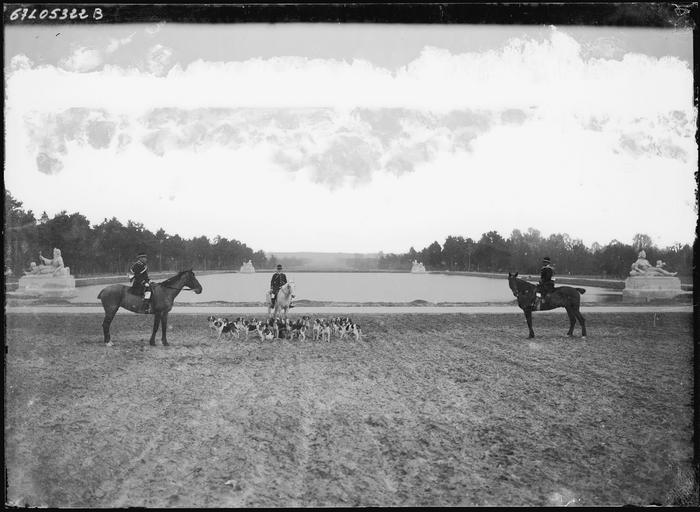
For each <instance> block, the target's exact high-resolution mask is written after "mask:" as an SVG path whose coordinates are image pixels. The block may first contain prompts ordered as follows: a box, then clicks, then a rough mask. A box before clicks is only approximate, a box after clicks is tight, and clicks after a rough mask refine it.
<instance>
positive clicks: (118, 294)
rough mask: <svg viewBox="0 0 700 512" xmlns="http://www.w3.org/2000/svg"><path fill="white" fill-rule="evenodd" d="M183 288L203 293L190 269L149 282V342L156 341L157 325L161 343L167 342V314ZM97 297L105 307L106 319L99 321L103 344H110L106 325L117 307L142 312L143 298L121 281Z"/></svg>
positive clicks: (103, 290)
mask: <svg viewBox="0 0 700 512" xmlns="http://www.w3.org/2000/svg"><path fill="white" fill-rule="evenodd" d="M185 287H188V288H189V289H192V290H194V293H202V285H201V284H199V281H197V279H196V278H195V277H194V272H192V269H190V270H183V271H182V272H180V273H179V274H177V275H176V276H173V277H169V278H168V279H166V280H165V281H163V282H162V283H153V284H151V313H153V315H154V319H153V332H152V333H151V339H150V343H151V345H155V344H156V332H158V325H159V324H161V325H162V335H161V336H162V342H163V345H167V344H168V339H167V331H168V313H169V312H170V310H171V309H173V301H174V300H175V297H177V295H178V294H179V293H180V291H182V289H183V288H185ZM97 298H98V299H100V300H101V301H102V307H103V308H104V310H105V319H104V321H103V322H102V331H103V332H104V336H105V344H106V345H107V346H109V347H111V346H112V342H111V338H110V335H109V326H110V324H111V323H112V320H113V319H114V315H116V314H117V311H118V310H119V308H120V307H121V308H124V309H128V310H129V311H131V312H133V313H145V309H144V303H143V298H142V297H141V295H137V294H135V293H133V292H132V291H131V287H129V286H126V285H123V284H113V285H110V286H107V287H105V288H103V289H102V291H101V292H100V293H99V294H98V295H97Z"/></svg>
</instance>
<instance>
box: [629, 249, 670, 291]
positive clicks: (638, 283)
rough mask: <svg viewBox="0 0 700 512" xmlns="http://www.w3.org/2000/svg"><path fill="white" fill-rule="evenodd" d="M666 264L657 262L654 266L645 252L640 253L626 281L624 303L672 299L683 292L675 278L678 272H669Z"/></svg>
mask: <svg viewBox="0 0 700 512" xmlns="http://www.w3.org/2000/svg"><path fill="white" fill-rule="evenodd" d="M664 266H665V263H664V262H663V261H661V260H657V261H656V266H655V267H654V266H652V264H651V263H649V261H648V260H647V255H646V252H645V251H639V254H638V255H637V261H635V262H634V263H632V266H631V269H630V275H629V277H628V278H627V279H626V280H625V289H624V290H623V291H622V300H623V301H624V302H646V301H649V300H652V299H671V298H673V297H676V296H677V295H680V294H681V293H683V292H682V289H681V281H680V279H678V278H677V277H674V276H675V275H676V274H677V272H669V271H667V270H665V269H664V268H663V267H664Z"/></svg>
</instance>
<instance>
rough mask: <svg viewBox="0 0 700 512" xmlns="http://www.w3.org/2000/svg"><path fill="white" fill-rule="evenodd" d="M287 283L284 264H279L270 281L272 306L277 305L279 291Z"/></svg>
mask: <svg viewBox="0 0 700 512" xmlns="http://www.w3.org/2000/svg"><path fill="white" fill-rule="evenodd" d="M285 284H287V276H286V275H284V273H282V265H277V272H275V273H274V274H272V280H271V281H270V293H271V294H272V307H273V308H274V307H275V302H276V301H277V292H278V291H280V288H282V287H283V286H284V285H285Z"/></svg>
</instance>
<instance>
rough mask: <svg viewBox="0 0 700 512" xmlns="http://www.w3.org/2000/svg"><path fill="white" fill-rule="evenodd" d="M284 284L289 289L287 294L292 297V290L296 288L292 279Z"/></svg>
mask: <svg viewBox="0 0 700 512" xmlns="http://www.w3.org/2000/svg"><path fill="white" fill-rule="evenodd" d="M285 286H287V288H288V289H289V296H290V297H294V291H295V288H296V285H295V284H294V281H289V282H288V283H287V284H286V285H285Z"/></svg>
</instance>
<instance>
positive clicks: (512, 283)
mask: <svg viewBox="0 0 700 512" xmlns="http://www.w3.org/2000/svg"><path fill="white" fill-rule="evenodd" d="M517 277H518V273H517V272H516V273H515V274H511V273H510V272H508V286H509V287H510V291H512V292H513V295H515V296H516V297H517V296H518V282H517V281H516V278H517Z"/></svg>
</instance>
